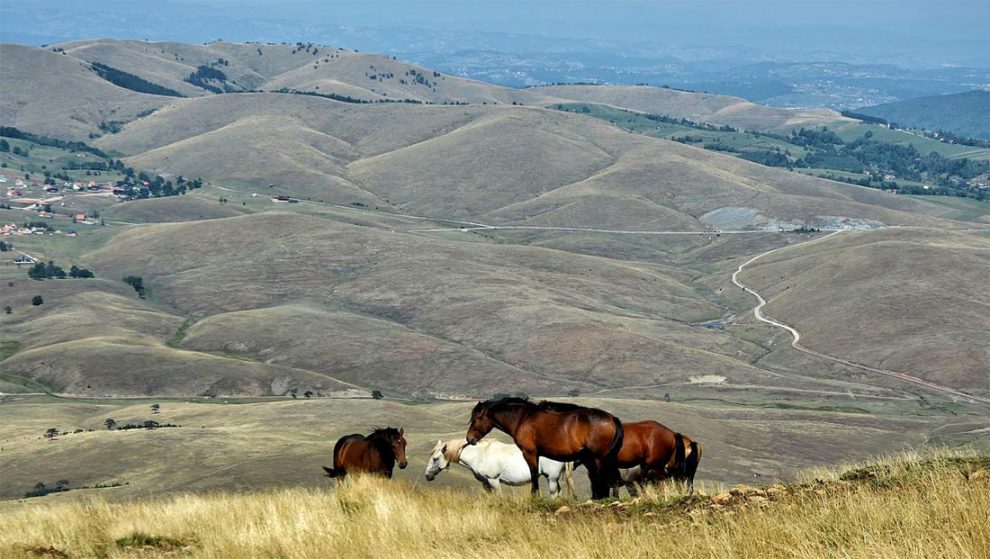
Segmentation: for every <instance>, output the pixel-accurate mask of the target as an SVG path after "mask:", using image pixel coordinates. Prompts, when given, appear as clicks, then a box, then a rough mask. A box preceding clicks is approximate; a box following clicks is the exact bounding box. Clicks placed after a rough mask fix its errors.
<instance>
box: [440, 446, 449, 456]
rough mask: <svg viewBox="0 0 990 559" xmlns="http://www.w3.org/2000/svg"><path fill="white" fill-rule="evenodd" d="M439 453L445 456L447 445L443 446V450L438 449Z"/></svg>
mask: <svg viewBox="0 0 990 559" xmlns="http://www.w3.org/2000/svg"><path fill="white" fill-rule="evenodd" d="M440 452H442V453H443V454H447V445H443V448H441V449H440Z"/></svg>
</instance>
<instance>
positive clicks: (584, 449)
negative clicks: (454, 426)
mask: <svg viewBox="0 0 990 559" xmlns="http://www.w3.org/2000/svg"><path fill="white" fill-rule="evenodd" d="M493 428H496V429H498V430H500V431H502V432H504V433H506V434H507V435H509V436H511V437H512V440H513V441H515V443H516V446H518V447H519V449H520V450H522V453H523V458H525V459H526V464H527V465H528V466H529V472H530V480H531V484H532V485H531V488H532V492H533V493H534V494H537V493H539V490H540V476H539V458H540V457H541V456H545V457H547V458H549V459H551V460H556V461H558V462H570V461H574V460H578V461H580V462H581V463H582V464H584V466H585V467H586V468H587V469H588V479H589V480H590V481H591V495H592V497H593V498H595V499H603V498H605V497H608V493H609V488H611V486H612V484H613V483H614V482H615V480H616V478H617V477H618V468H617V466H616V462H615V456H616V454H617V453H618V452H619V447H621V446H622V422H621V421H619V420H618V419H617V418H616V417H615V416H614V415H612V414H610V413H608V412H605V411H602V410H599V409H594V408H585V407H581V406H575V405H573V404H558V403H554V402H540V403H539V404H534V403H533V402H530V401H529V400H526V399H523V398H504V399H501V400H496V401H492V400H486V401H484V402H478V405H476V406H475V407H474V409H473V410H472V411H471V425H470V426H469V427H468V431H467V435H466V437H465V438H467V441H468V443H469V444H472V445H473V444H476V443H477V442H478V441H479V440H480V439H481V438H482V437H484V436H485V435H487V434H488V433H489V432H491V430H492V429H493Z"/></svg>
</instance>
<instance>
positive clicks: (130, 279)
mask: <svg viewBox="0 0 990 559" xmlns="http://www.w3.org/2000/svg"><path fill="white" fill-rule="evenodd" d="M123 281H124V283H126V284H128V285H130V286H131V287H133V288H134V291H137V294H138V296H139V297H142V298H143V297H144V278H142V277H141V276H124V278H123Z"/></svg>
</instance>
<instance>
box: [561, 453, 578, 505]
mask: <svg viewBox="0 0 990 559" xmlns="http://www.w3.org/2000/svg"><path fill="white" fill-rule="evenodd" d="M561 477H563V478H564V485H566V486H567V496H568V497H570V498H571V499H573V498H574V497H575V496H576V495H577V492H576V491H574V462H564V475H563V476H561Z"/></svg>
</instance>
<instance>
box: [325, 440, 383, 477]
mask: <svg viewBox="0 0 990 559" xmlns="http://www.w3.org/2000/svg"><path fill="white" fill-rule="evenodd" d="M333 467H334V469H335V470H338V471H342V472H348V471H367V472H381V471H383V468H382V460H381V455H380V454H379V452H378V449H376V448H375V447H374V446H373V445H371V444H369V443H368V441H366V440H365V437H364V435H360V434H353V435H347V436H346V437H341V438H340V439H339V440H338V441H337V444H336V445H334V449H333Z"/></svg>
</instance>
